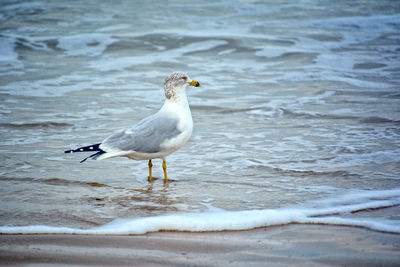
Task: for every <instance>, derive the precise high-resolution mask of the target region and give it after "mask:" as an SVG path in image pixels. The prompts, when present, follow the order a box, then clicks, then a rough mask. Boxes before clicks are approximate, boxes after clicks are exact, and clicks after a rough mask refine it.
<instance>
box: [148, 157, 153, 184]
mask: <svg viewBox="0 0 400 267" xmlns="http://www.w3.org/2000/svg"><path fill="white" fill-rule="evenodd" d="M152 167H153V163H151V159H150V160H149V178H148V181H149V182H151V180H153V176H152V174H151V168H152Z"/></svg>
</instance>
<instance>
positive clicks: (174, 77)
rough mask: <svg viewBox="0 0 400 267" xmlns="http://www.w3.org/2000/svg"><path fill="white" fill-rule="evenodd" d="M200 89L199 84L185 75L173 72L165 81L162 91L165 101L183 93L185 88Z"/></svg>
mask: <svg viewBox="0 0 400 267" xmlns="http://www.w3.org/2000/svg"><path fill="white" fill-rule="evenodd" d="M188 85H190V86H194V87H200V83H199V82H197V81H194V80H192V79H190V78H189V76H188V75H187V74H186V73H183V72H174V73H172V74H171V75H169V76H168V77H167V78H166V79H165V83H164V90H165V96H166V97H167V99H171V98H174V97H176V96H177V95H179V94H182V93H184V91H185V88H186V86H188Z"/></svg>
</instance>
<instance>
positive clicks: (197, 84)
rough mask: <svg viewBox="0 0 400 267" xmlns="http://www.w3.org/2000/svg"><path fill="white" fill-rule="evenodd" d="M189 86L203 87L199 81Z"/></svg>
mask: <svg viewBox="0 0 400 267" xmlns="http://www.w3.org/2000/svg"><path fill="white" fill-rule="evenodd" d="M189 85H191V86H194V87H201V85H200V83H199V82H198V81H191V82H190V83H189Z"/></svg>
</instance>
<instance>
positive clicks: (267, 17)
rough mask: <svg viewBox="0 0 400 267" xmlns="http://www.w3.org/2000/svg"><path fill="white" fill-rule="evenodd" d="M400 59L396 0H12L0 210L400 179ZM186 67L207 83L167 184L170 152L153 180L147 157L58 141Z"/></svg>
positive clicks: (141, 104) (49, 218) (187, 203)
mask: <svg viewBox="0 0 400 267" xmlns="http://www.w3.org/2000/svg"><path fill="white" fill-rule="evenodd" d="M399 62H400V5H399V2H398V1H385V0H383V1H366V0H365V1H361V0H360V1H307V0H301V1H285V0H279V1H226V0H225V1H224V0H221V1H201V2H197V3H194V2H193V3H192V2H190V1H159V2H158V1H123V0H120V1H118V0H117V1H115V0H113V1H108V0H107V1H94V0H93V1H37V0H34V1H2V3H1V6H0V201H1V203H2V204H1V206H0V225H35V224H46V225H55V226H71V227H79V228H88V227H92V226H96V225H102V224H104V223H107V222H109V221H112V220H114V219H116V218H136V217H147V216H156V215H165V214H175V213H185V212H199V211H206V210H215V209H223V210H233V211H236V210H253V209H276V208H282V207H290V206H296V205H300V206H302V205H305V204H304V203H308V202H309V201H315V200H318V199H324V198H328V197H329V198H335V197H336V196H338V197H339V198H340V195H343V194H353V193H354V194H357V192H358V193H359V192H364V191H371V190H381V191H380V192H384V191H385V190H390V189H399V188H400V63H399ZM176 70H181V71H185V72H187V73H188V74H189V75H190V76H191V78H192V79H195V80H198V81H199V82H201V84H202V87H201V88H192V87H191V88H188V92H187V93H188V98H189V102H190V105H191V110H192V115H193V120H194V131H193V135H192V138H191V140H190V141H189V142H188V143H187V144H186V145H185V146H184V147H183V148H182V149H180V150H178V151H177V152H175V153H174V154H172V155H171V156H169V157H168V158H167V163H168V173H169V176H170V178H171V181H170V182H169V183H168V184H167V185H166V186H164V184H163V180H162V177H163V173H162V168H161V160H154V161H153V164H154V167H153V172H154V175H155V176H156V177H159V178H161V179H156V180H155V181H154V182H153V183H148V182H147V175H148V170H147V162H146V161H133V160H129V159H124V158H114V159H109V160H104V161H88V162H85V163H83V164H80V163H79V161H80V160H81V159H82V158H83V157H84V155H69V154H64V153H63V151H64V150H67V149H70V148H75V147H76V146H81V145H91V144H93V143H98V142H100V141H101V140H103V139H104V138H105V137H107V136H108V135H109V134H111V133H113V132H114V131H116V130H119V129H123V128H125V127H130V126H132V125H133V124H135V123H136V122H138V121H139V120H140V119H142V118H143V117H145V116H148V115H150V114H152V113H154V112H156V111H157V110H158V109H159V108H160V107H161V105H162V103H163V101H164V93H163V82H164V79H165V77H166V76H168V75H169V74H170V73H171V72H173V71H176ZM379 197H380V196H377V198H379ZM397 197H400V196H397ZM382 198H384V197H382ZM363 212H366V213H368V214H369V215H368V216H382V217H384V218H388V219H390V220H398V221H400V216H399V214H400V207H399V205H394V206H389V207H388V206H385V207H382V208H381V209H378V210H373V211H363ZM346 216H347V215H346ZM354 216H355V215H354ZM362 216H367V215H365V214H363V215H362Z"/></svg>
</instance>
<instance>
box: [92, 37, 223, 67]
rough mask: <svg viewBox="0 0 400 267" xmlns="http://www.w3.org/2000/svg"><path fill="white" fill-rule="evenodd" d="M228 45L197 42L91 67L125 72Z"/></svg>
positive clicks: (105, 59) (110, 59)
mask: <svg viewBox="0 0 400 267" xmlns="http://www.w3.org/2000/svg"><path fill="white" fill-rule="evenodd" d="M226 43H227V42H226V41H223V40H209V41H202V42H195V43H192V44H189V45H186V46H182V47H180V48H177V49H171V50H168V51H164V52H162V51H161V52H157V53H153V54H147V55H145V56H142V55H138V56H133V57H123V58H102V59H99V60H97V61H94V62H92V63H90V66H91V67H92V68H93V69H96V70H100V71H110V70H123V69H126V68H129V67H132V66H135V65H140V64H151V63H154V62H158V61H161V62H166V61H176V59H178V58H179V57H182V56H183V55H185V54H190V53H196V52H202V51H207V50H210V49H213V48H215V47H218V46H221V45H225V44H226Z"/></svg>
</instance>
